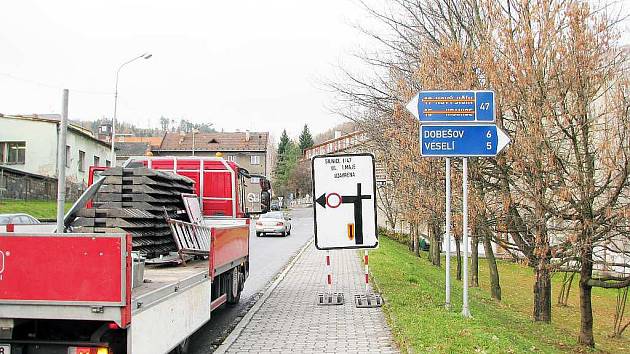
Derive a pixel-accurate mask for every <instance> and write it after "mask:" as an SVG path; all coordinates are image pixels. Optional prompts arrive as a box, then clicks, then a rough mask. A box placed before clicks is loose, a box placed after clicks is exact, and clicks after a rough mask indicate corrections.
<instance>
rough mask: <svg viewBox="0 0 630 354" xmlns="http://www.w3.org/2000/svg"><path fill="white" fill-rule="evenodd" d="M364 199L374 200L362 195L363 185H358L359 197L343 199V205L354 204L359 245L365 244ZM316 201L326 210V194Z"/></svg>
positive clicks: (353, 196) (355, 240) (356, 235)
mask: <svg viewBox="0 0 630 354" xmlns="http://www.w3.org/2000/svg"><path fill="white" fill-rule="evenodd" d="M363 199H372V196H371V195H362V194H361V183H357V195H344V196H342V197H341V203H343V204H354V225H355V235H354V242H355V243H356V244H357V245H361V244H363ZM315 201H316V202H317V204H319V205H321V206H322V207H324V208H326V193H324V194H322V195H320V196H319V198H317V199H316V200H315Z"/></svg>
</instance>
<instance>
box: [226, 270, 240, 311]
mask: <svg viewBox="0 0 630 354" xmlns="http://www.w3.org/2000/svg"><path fill="white" fill-rule="evenodd" d="M243 278H244V277H243V275H242V273H241V272H240V270H239V267H234V268H233V269H232V274H231V275H229V280H228V288H227V300H226V302H227V304H228V305H229V306H234V305H236V304H238V302H239V301H241V290H242V289H243V284H242V282H243Z"/></svg>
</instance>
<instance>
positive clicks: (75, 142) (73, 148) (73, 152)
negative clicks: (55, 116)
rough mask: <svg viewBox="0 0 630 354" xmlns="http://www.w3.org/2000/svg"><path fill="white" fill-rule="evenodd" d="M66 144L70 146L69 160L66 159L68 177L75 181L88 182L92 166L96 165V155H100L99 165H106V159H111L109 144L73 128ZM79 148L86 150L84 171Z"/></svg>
mask: <svg viewBox="0 0 630 354" xmlns="http://www.w3.org/2000/svg"><path fill="white" fill-rule="evenodd" d="M66 146H69V147H70V154H69V156H68V157H69V161H66V166H67V167H66V179H68V181H71V182H74V183H80V182H83V183H87V181H88V177H89V171H90V166H92V165H94V156H97V157H99V159H100V161H99V166H105V164H106V161H108V160H111V158H110V156H111V150H110V147H109V146H106V145H104V144H99V143H98V142H95V141H94V140H93V139H91V138H88V137H86V136H85V135H82V134H78V133H76V132H74V131H72V130H68V135H67V137H66ZM79 150H80V151H83V152H85V159H84V161H83V171H81V169H80V168H79Z"/></svg>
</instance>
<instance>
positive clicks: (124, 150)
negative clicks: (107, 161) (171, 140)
mask: <svg viewBox="0 0 630 354" xmlns="http://www.w3.org/2000/svg"><path fill="white" fill-rule="evenodd" d="M114 148H115V149H116V158H119V157H129V156H144V155H145V154H146V152H147V150H149V149H151V145H150V144H149V143H143V142H137V143H135V142H134V143H128V142H124V143H122V142H116V144H115V145H114Z"/></svg>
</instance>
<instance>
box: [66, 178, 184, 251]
mask: <svg viewBox="0 0 630 354" xmlns="http://www.w3.org/2000/svg"><path fill="white" fill-rule="evenodd" d="M101 176H105V181H104V184H103V185H102V186H101V188H100V189H99V191H98V192H97V194H96V195H95V197H94V198H93V206H92V208H91V209H87V208H84V209H82V210H80V211H79V212H78V213H77V218H76V219H75V220H74V221H73V223H72V232H97V233H112V232H125V233H129V234H131V235H132V238H133V250H134V251H139V252H140V253H141V254H143V255H144V256H146V257H147V258H154V257H158V256H160V255H165V254H168V253H169V252H172V251H176V247H175V243H174V242H173V236H172V235H171V230H170V228H169V226H168V224H167V223H166V219H165V217H164V212H165V211H166V212H167V213H168V215H169V217H170V218H171V219H177V220H184V221H188V217H187V215H186V212H185V207H184V203H183V200H182V198H181V194H182V193H194V191H193V181H192V180H190V179H188V178H186V177H183V176H180V175H177V174H174V173H171V172H164V171H156V170H152V169H149V168H146V167H136V168H122V167H114V168H110V169H108V170H106V171H103V173H102V174H101Z"/></svg>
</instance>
